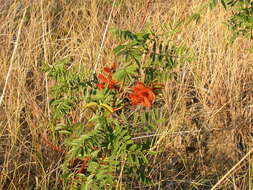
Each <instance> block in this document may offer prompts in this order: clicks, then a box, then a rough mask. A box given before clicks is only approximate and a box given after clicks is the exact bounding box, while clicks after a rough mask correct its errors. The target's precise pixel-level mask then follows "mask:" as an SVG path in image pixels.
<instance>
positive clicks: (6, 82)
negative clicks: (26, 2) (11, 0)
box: [0, 9, 27, 106]
mask: <svg viewBox="0 0 253 190" xmlns="http://www.w3.org/2000/svg"><path fill="white" fill-rule="evenodd" d="M26 11H27V9H25V11H24V13H23V16H22V20H21V22H20V24H19V28H18V33H17V39H16V42H15V46H14V49H13V52H12V56H11V60H10V66H9V70H8V72H7V75H6V79H5V84H4V88H3V92H2V95H1V97H0V106H1V104H2V102H3V99H4V95H5V92H6V89H7V84H8V81H9V78H10V75H11V70H12V67H13V62H14V59H15V55H16V52H17V48H18V43H19V39H20V34H21V29H22V26H23V23H24V20H25V15H26Z"/></svg>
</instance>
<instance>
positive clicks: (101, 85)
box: [97, 74, 116, 89]
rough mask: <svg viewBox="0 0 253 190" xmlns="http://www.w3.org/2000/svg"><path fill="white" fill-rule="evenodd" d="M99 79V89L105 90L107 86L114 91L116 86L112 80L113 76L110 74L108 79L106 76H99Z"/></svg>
mask: <svg viewBox="0 0 253 190" xmlns="http://www.w3.org/2000/svg"><path fill="white" fill-rule="evenodd" d="M98 79H99V83H98V84H97V87H98V88H99V89H104V88H105V85H106V84H107V85H108V88H109V89H112V88H114V86H115V84H116V82H115V80H113V79H112V74H109V75H108V77H107V78H106V77H105V76H104V75H102V74H99V75H98Z"/></svg>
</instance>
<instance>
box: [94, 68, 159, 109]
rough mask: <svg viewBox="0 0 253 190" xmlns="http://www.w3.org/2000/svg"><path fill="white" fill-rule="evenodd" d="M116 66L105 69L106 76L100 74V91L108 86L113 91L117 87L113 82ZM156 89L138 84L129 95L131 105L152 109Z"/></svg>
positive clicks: (141, 83) (98, 85)
mask: <svg viewBox="0 0 253 190" xmlns="http://www.w3.org/2000/svg"><path fill="white" fill-rule="evenodd" d="M115 70H116V65H115V64H114V65H112V66H111V67H105V68H104V69H103V71H104V73H105V75H103V74H99V75H98V79H99V83H98V84H97V87H98V89H104V88H105V87H106V86H107V87H108V88H109V89H113V88H115V87H116V84H117V82H116V81H115V80H113V78H112V73H113V72H115ZM155 89H156V88H151V87H148V86H145V84H144V83H143V82H136V84H135V86H133V88H132V92H131V93H130V94H129V95H128V99H129V100H130V104H131V105H132V106H136V105H142V106H144V107H151V106H152V104H153V102H154V100H155V94H154V92H153V90H155Z"/></svg>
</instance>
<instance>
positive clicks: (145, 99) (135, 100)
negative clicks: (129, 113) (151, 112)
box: [129, 82, 155, 107]
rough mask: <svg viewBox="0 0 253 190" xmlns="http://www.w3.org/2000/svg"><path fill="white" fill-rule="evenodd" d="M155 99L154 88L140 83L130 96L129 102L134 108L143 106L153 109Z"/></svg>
mask: <svg viewBox="0 0 253 190" xmlns="http://www.w3.org/2000/svg"><path fill="white" fill-rule="evenodd" d="M154 99H155V94H154V93H153V91H152V88H150V87H146V86H145V85H144V84H143V83H142V82H138V83H137V84H136V85H135V86H134V88H133V92H132V93H131V94H129V100H130V102H131V104H132V105H133V106H135V105H138V104H141V105H142V106H144V107H151V105H152V103H153V101H154Z"/></svg>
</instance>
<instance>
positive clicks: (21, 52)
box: [0, 0, 253, 190]
mask: <svg viewBox="0 0 253 190" xmlns="http://www.w3.org/2000/svg"><path fill="white" fill-rule="evenodd" d="M112 2H113V1H109V0H108V1H107V0H86V1H83V0H76V1H64V0H38V1H33V0H30V1H29V0H25V1H16V0H7V1H4V0H2V1H1V2H0V23H1V25H0V47H1V48H0V63H1V64H0V71H1V72H0V79H1V80H0V92H1V93H2V91H3V89H4V87H5V81H6V76H7V72H8V70H9V69H10V64H11V57H12V56H14V59H13V63H12V66H11V70H10V71H11V72H10V77H9V79H8V81H7V86H6V92H5V94H4V99H3V103H2V104H1V105H0V126H1V127H0V172H1V175H0V189H65V188H66V187H64V185H63V183H62V181H61V179H60V172H61V171H60V164H61V161H62V158H63V155H62V154H61V153H59V152H57V151H55V150H54V149H53V147H52V146H53V145H52V146H50V145H49V143H43V141H42V140H41V139H42V138H46V139H47V140H48V141H49V142H51V143H53V144H55V145H57V144H58V143H60V142H61V141H60V140H59V139H55V138H54V136H52V131H53V126H49V125H48V120H49V112H50V110H49V108H48V99H49V98H50V97H48V87H49V86H50V85H51V84H50V82H49V81H48V80H47V76H46V75H45V74H44V73H43V72H41V69H40V67H41V65H42V64H44V63H52V62H54V61H55V60H58V59H61V58H64V57H71V58H72V60H73V63H74V64H77V65H85V66H87V67H88V68H90V69H93V67H94V65H95V64H96V63H98V65H99V67H101V66H103V65H105V64H110V63H112V62H114V61H115V57H114V56H113V55H112V53H111V51H112V48H113V47H115V45H116V44H115V38H113V36H112V34H110V33H108V32H106V31H105V29H106V25H107V24H108V23H107V22H108V18H109V16H110V11H111V9H112ZM202 2H204V0H202V1H191V0H187V1H183V0H180V1H178V0H162V1H154V2H153V1H146V0H139V1H133V0H128V1H117V2H116V6H115V7H114V8H113V12H112V17H111V20H110V23H109V27H117V28H124V29H128V30H131V31H140V30H142V29H143V27H146V26H148V27H152V28H153V29H154V30H157V31H161V26H163V25H164V24H175V23H176V22H178V20H184V19H187V18H188V17H189V16H190V15H191V14H192V13H193V12H194V11H195V10H196V8H198V7H199V5H200V4H201V3H202ZM149 3H150V4H149ZM25 10H26V11H27V12H26V15H25V17H24V19H23V20H22V15H23V13H24V11H25ZM228 14H229V13H227V12H226V11H225V10H224V9H223V8H222V7H217V8H215V9H214V10H212V11H210V10H209V11H207V12H205V13H203V15H202V19H201V20H200V23H198V24H195V23H191V24H189V25H187V26H186V25H185V26H184V27H181V28H180V32H179V33H178V34H177V35H176V36H174V38H173V40H174V41H175V42H177V43H178V44H182V43H184V44H187V46H189V47H191V48H192V50H193V52H194V54H195V56H194V57H195V59H194V60H193V61H192V62H191V63H188V64H185V65H183V66H182V67H181V69H179V70H178V71H177V72H178V73H179V80H178V81H177V82H175V81H168V82H167V83H166V88H165V90H164V93H163V97H162V98H164V99H165V105H164V110H166V111H167V112H169V115H170V117H169V118H168V122H167V125H166V126H161V129H160V132H161V133H162V135H161V136H160V138H159V139H158V141H157V143H156V144H155V145H154V147H153V149H154V150H163V153H162V154H159V155H158V156H157V157H156V159H155V160H153V161H151V163H152V166H153V170H152V177H153V179H154V185H153V187H152V188H153V189H159V188H160V189H190V188H192V189H210V188H211V187H212V186H213V185H214V184H215V183H217V181H218V179H220V178H221V177H222V176H224V175H225V174H226V172H227V171H228V170H229V169H230V168H232V167H233V166H234V165H235V164H236V163H237V162H238V161H239V160H240V159H241V158H242V157H243V156H244V155H245V154H246V153H247V152H248V151H249V150H250V148H252V145H253V142H252V141H253V140H252V139H253V138H252V137H253V134H252V133H253V132H252V131H253V129H252V124H253V123H252V118H253V93H252V87H253V83H252V81H253V80H252V79H253V69H252V67H253V66H252V63H253V56H252V54H250V53H248V51H247V48H249V46H250V44H251V43H252V41H251V42H250V41H247V40H245V39H238V40H237V41H236V43H235V44H233V45H232V46H228V45H227V42H228V40H229V38H230V36H231V34H230V32H229V31H228V30H227V28H226V26H225V25H224V21H225V20H226V19H227V18H228V16H229V15H228ZM21 24H22V28H21V32H20V36H19V37H20V40H19V42H18V44H17V51H16V52H14V47H15V43H17V38H18V28H19V27H20V25H21ZM105 32H106V33H105ZM103 35H104V36H105V38H104V46H103V47H102V48H101V43H102V40H103ZM99 53H101V57H100V58H98V55H99ZM175 131H176V132H175ZM249 157H250V156H249ZM250 165H252V158H251V159H250V158H248V159H245V162H242V164H241V165H240V167H239V168H238V169H237V170H236V171H233V172H231V173H230V174H231V175H228V177H227V178H226V180H224V181H222V183H221V184H220V185H219V187H218V188H223V189H240V190H241V189H242V190H243V189H247V188H249V185H250V183H251V184H252V181H250V180H251V179H250V178H249V174H250ZM251 170H252V168H251ZM251 174H252V171H251ZM137 189H138V188H137ZM139 189H142V188H141V187H140V188H139Z"/></svg>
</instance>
